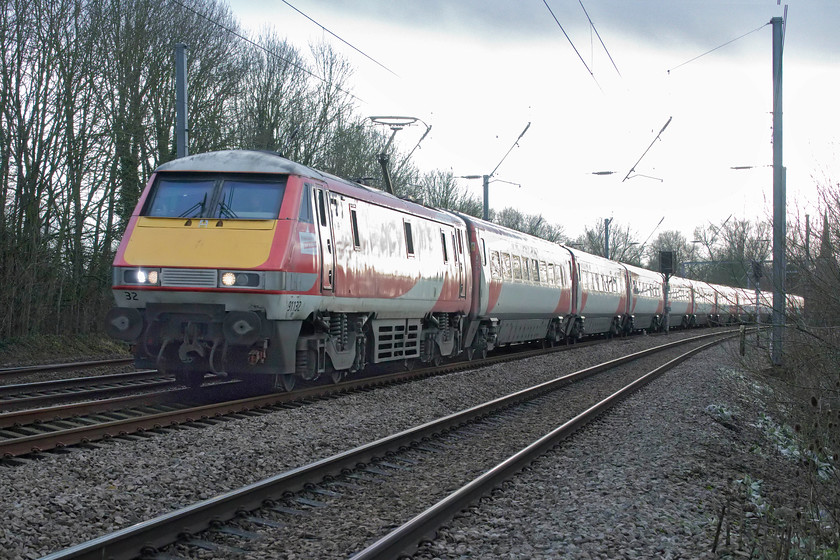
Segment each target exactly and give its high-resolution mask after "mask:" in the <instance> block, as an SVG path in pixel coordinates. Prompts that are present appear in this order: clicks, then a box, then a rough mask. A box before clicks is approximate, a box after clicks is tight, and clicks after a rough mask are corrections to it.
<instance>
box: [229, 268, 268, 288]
mask: <svg viewBox="0 0 840 560" xmlns="http://www.w3.org/2000/svg"><path fill="white" fill-rule="evenodd" d="M219 283H220V284H221V285H222V286H225V287H228V288H262V287H263V285H264V283H263V274H262V273H261V272H243V271H239V270H223V271H220V273H219Z"/></svg>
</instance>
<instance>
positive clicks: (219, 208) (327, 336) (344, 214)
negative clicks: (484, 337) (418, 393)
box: [106, 150, 472, 389]
mask: <svg viewBox="0 0 840 560" xmlns="http://www.w3.org/2000/svg"><path fill="white" fill-rule="evenodd" d="M465 245H466V226H465V224H464V222H463V220H461V219H460V218H458V217H457V216H454V215H453V214H450V213H446V212H442V211H437V210H434V209H431V208H426V207H423V206H420V205H418V204H413V203H411V202H408V201H405V200H401V199H399V198H397V197H395V196H392V195H389V194H387V193H384V192H382V191H379V190H376V189H372V188H368V187H365V186H363V185H360V184H357V183H351V182H349V181H345V180H342V179H339V178H337V177H334V176H331V175H329V174H325V173H321V172H319V171H316V170H314V169H311V168H309V167H306V166H303V165H300V164H297V163H294V162H292V161H290V160H287V159H285V158H283V157H281V156H280V155H278V154H275V153H268V152H258V151H247V150H232V151H223V152H212V153H205V154H198V155H193V156H189V157H185V158H181V159H177V160H174V161H171V162H169V163H166V164H164V165H161V166H160V167H159V168H158V169H157V170H156V171H155V173H154V174H153V175H152V177H151V178H150V180H149V182H148V184H147V186H146V188H145V189H144V191H143V193H142V195H141V198H140V200H139V202H138V204H137V206H136V208H135V210H134V213H133V214H132V216H131V219H130V221H129V223H128V226H127V229H126V232H125V236H124V237H123V239H122V242H121V243H120V246H119V249H118V252H117V255H116V257H115V259H114V267H113V286H112V289H113V294H114V298H115V302H116V307H115V308H113V309H112V310H111V311H110V312H109V314H108V316H107V318H106V328H107V330H108V332H109V334H111V335H112V336H114V337H116V338H118V339H121V340H125V341H127V342H129V343H130V344H131V345H132V346H133V349H134V354H135V361H136V364H137V365H138V367H154V368H158V369H160V370H165V371H172V372H174V373H175V375H176V378H177V379H178V380H179V381H181V382H183V383H186V384H190V385H198V384H200V383H201V381H202V379H203V378H204V375H205V373H207V372H216V373H225V374H228V375H232V376H239V377H251V378H253V379H257V380H262V381H266V382H268V384H270V385H272V386H280V385H282V386H283V387H285V388H286V389H291V388H292V387H293V386H294V383H295V380H296V379H297V378H302V379H305V380H314V379H316V378H318V377H320V376H321V375H325V374H326V375H329V376H331V377H332V378H333V380H335V381H338V380H340V379H341V378H342V377H343V376H345V375H346V374H348V373H351V372H355V371H358V370H360V369H362V368H364V367H365V365H366V364H367V363H368V362H372V363H380V362H388V361H404V360H415V359H417V360H420V361H423V362H436V361H439V360H440V359H441V358H442V357H446V356H451V355H456V354H459V353H460V352H461V351H462V346H461V326H462V325H461V321H462V319H463V318H464V316H465V315H466V314H467V312H468V310H469V305H470V301H469V298H468V295H469V294H470V290H471V281H472V280H471V278H472V276H471V270H470V266H471V264H470V260H469V259H468V258H467V255H466V250H465Z"/></svg>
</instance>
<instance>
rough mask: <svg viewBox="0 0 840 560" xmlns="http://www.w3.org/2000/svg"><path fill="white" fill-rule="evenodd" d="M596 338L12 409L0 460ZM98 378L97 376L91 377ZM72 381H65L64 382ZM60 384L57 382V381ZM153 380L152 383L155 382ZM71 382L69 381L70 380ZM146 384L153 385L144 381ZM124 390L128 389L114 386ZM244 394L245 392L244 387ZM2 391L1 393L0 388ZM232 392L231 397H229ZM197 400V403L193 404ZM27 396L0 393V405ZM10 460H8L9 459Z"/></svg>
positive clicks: (0, 419) (0, 438) (3, 425)
mask: <svg viewBox="0 0 840 560" xmlns="http://www.w3.org/2000/svg"><path fill="white" fill-rule="evenodd" d="M593 343H597V341H592V342H586V343H581V344H576V345H574V346H560V347H555V348H551V349H548V350H546V349H535V350H526V351H520V352H516V353H502V354H500V355H496V356H493V357H490V358H486V359H484V360H481V361H479V360H475V361H472V362H453V363H449V364H446V365H443V366H439V367H437V368H424V369H417V370H412V371H406V372H398V373H390V374H385V375H379V376H374V377H367V378H361V379H353V380H349V381H345V382H342V383H338V384H334V385H319V386H314V387H309V388H302V389H297V390H295V391H293V392H291V393H270V394H254V393H255V392H256V391H250V394H249V395H248V396H246V397H245V398H240V397H237V396H236V395H235V394H234V393H231V392H221V391H225V390H226V389H229V388H230V387H233V386H235V385H236V384H237V383H238V382H235V381H234V382H229V383H222V384H221V386H220V387H217V388H216V389H214V390H211V389H210V388H209V387H207V386H205V387H202V388H201V390H200V391H195V390H174V391H160V392H153V393H147V394H141V395H128V396H124V397H114V398H105V399H98V400H86V401H84V402H77V403H72V404H66V405H60V406H51V407H45V408H34V409H26V410H13V411H10V412H6V413H0V458H3V459H4V460H6V461H7V462H8V461H9V460H10V459H11V458H13V457H17V456H21V455H27V454H31V453H41V452H44V451H49V450H52V449H63V448H66V447H68V446H71V445H78V444H89V443H91V442H95V441H97V440H100V439H109V438H113V437H125V436H127V435H129V434H133V433H139V432H142V433H144V435H145V436H148V435H149V434H153V433H155V432H157V431H161V430H165V429H166V427H168V426H172V425H176V424H182V423H196V422H199V423H201V422H204V423H206V422H212V421H222V420H223V419H224V417H225V416H228V415H234V414H241V413H261V412H267V411H270V410H272V407H277V406H289V405H296V403H297V404H300V403H306V402H308V401H310V400H312V399H323V398H329V397H331V396H334V395H337V394H341V393H347V392H351V391H359V390H368V389H369V388H371V387H374V386H382V385H387V384H389V383H400V382H405V381H409V380H412V379H422V378H424V377H428V376H431V375H436V374H440V373H446V372H451V371H457V370H463V369H472V368H475V367H481V366H483V365H490V364H494V363H501V362H505V361H510V360H518V359H523V358H527V357H531V356H535V355H539V354H542V353H544V352H546V351H564V350H570V349H575V348H582V347H585V346H587V345H590V344H593ZM95 379H98V378H95ZM70 381H72V380H68V383H69V382H70ZM161 382H162V383H163V386H172V385H174V381H170V382H169V384H168V385H167V382H165V381H161ZM57 383H60V382H57ZM156 383H157V382H156ZM71 384H72V383H71ZM150 388H153V386H151V385H150ZM115 390H118V391H125V390H128V389H115ZM245 392H246V394H247V393H248V392H249V391H248V390H245ZM102 394H104V392H103V390H102V389H101V388H99V389H94V390H92V392H91V393H89V394H88V396H95V395H98V396H102ZM0 395H2V392H0ZM81 395H82V393H79V392H72V393H68V394H66V395H55V396H52V395H44V396H30V397H28V398H27V399H28V402H30V403H31V402H36V401H39V400H40V401H41V402H45V401H47V400H56V399H67V398H72V399H74V400H78V399H79V398H81ZM232 395H233V399H232ZM197 401H199V402H200V404H197ZM26 402H27V400H24V399H23V398H21V399H7V400H6V401H4V400H2V397H0V408H4V407H6V406H12V405H14V404H17V403H20V404H21V405H22V404H26ZM12 462H13V461H12Z"/></svg>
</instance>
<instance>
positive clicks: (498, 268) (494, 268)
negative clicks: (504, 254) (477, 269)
mask: <svg viewBox="0 0 840 560" xmlns="http://www.w3.org/2000/svg"><path fill="white" fill-rule="evenodd" d="M490 278H495V279H497V280H498V279H501V278H502V262H501V259H499V252H498V251H493V252H492V253H490Z"/></svg>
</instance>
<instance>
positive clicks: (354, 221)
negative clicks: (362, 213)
mask: <svg viewBox="0 0 840 560" xmlns="http://www.w3.org/2000/svg"><path fill="white" fill-rule="evenodd" d="M350 229H351V230H352V232H353V248H354V249H360V248H361V247H362V244H361V243H360V242H359V222H358V220H357V219H356V208H355V207H353V206H350Z"/></svg>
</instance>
